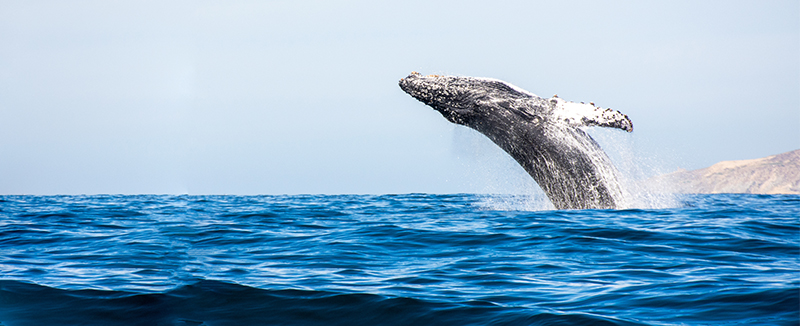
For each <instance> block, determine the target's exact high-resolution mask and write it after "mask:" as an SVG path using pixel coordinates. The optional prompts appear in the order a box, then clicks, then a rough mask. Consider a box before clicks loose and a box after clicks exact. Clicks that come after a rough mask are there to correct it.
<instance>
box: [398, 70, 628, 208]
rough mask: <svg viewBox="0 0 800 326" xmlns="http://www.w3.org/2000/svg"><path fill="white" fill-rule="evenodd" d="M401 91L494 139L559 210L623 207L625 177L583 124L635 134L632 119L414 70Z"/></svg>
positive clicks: (492, 82) (497, 83)
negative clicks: (622, 178)
mask: <svg viewBox="0 0 800 326" xmlns="http://www.w3.org/2000/svg"><path fill="white" fill-rule="evenodd" d="M399 86H400V88H401V89H402V90H403V91H404V92H406V93H407V94H408V95H411V96H412V97H413V98H415V99H417V100H419V101H420V102H422V103H424V104H426V105H428V106H430V107H432V108H433V109H434V110H436V111H438V112H439V113H441V114H442V116H444V118H445V119H447V120H448V121H450V122H452V123H455V124H458V125H463V126H466V127H469V128H472V129H474V130H477V131H478V132H480V133H481V134H483V135H485V136H486V137H488V138H489V139H490V140H491V141H492V142H494V143H495V144H497V146H499V147H500V148H502V149H503V150H504V151H505V152H506V153H508V154H509V155H510V156H511V157H513V158H514V160H515V161H517V163H519V165H521V166H522V168H523V169H525V171H526V172H528V174H529V175H530V176H531V177H532V178H533V179H534V180H535V181H536V183H537V184H539V187H541V188H542V190H543V191H544V193H545V194H546V195H547V198H548V199H550V201H551V202H552V203H553V206H555V208H556V209H618V208H622V207H624V206H625V198H624V194H623V191H622V187H621V186H620V182H619V176H618V174H619V172H618V171H617V169H616V168H615V167H614V165H613V164H612V162H611V160H610V159H609V157H608V155H606V153H605V152H604V151H603V150H602V149H601V148H600V145H599V144H598V143H597V142H596V141H595V140H594V139H592V137H591V136H589V134H588V133H586V131H585V130H584V129H585V127H607V128H616V129H620V130H623V131H626V132H632V131H633V123H632V122H631V119H630V118H628V116H627V115H625V114H622V113H621V112H619V111H616V110H613V109H610V108H601V107H598V106H596V105H595V104H594V103H589V104H585V103H582V102H581V103H577V102H570V101H565V100H563V99H561V98H559V97H558V95H553V96H552V97H550V98H543V97H539V96H537V95H534V94H533V93H530V92H528V91H526V90H523V89H521V88H519V87H517V86H514V85H512V84H510V83H507V82H504V81H501V80H498V79H493V78H480V77H466V76H442V75H422V74H420V73H417V72H412V73H411V74H409V75H408V76H407V77H405V78H401V79H400V81H399Z"/></svg>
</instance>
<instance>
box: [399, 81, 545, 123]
mask: <svg viewBox="0 0 800 326" xmlns="http://www.w3.org/2000/svg"><path fill="white" fill-rule="evenodd" d="M399 84H400V88H401V89H403V91H405V92H406V93H408V94H409V95H411V96H412V97H414V98H416V99H417V100H419V101H421V102H422V103H425V104H427V105H429V106H431V107H432V108H434V109H435V110H437V111H439V113H441V114H442V115H443V116H444V117H445V118H446V119H447V120H449V121H450V122H453V123H457V124H465V125H469V124H470V121H471V120H474V119H475V118H476V117H480V116H483V115H485V114H486V113H487V112H486V111H487V110H490V108H491V107H495V106H496V105H494V104H496V103H495V102H496V100H497V99H504V100H506V101H509V100H511V101H513V100H515V99H524V98H531V97H533V95H532V94H530V93H528V92H526V91H524V90H522V89H520V88H517V87H516V86H513V85H511V84H508V83H506V82H503V81H500V80H497V79H491V78H476V77H461V76H440V75H427V76H423V75H421V74H419V73H417V72H412V73H411V74H410V75H408V77H405V78H402V79H400V82H399Z"/></svg>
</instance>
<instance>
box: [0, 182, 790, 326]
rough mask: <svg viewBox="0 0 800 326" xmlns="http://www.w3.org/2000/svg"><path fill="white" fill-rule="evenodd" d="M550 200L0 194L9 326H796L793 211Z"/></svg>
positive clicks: (737, 200) (758, 203) (2, 304)
mask: <svg viewBox="0 0 800 326" xmlns="http://www.w3.org/2000/svg"><path fill="white" fill-rule="evenodd" d="M537 201H538V202H542V201H544V199H543V198H537V197H527V196H488V195H472V194H456V195H428V194H408V195H383V196H355V195H353V196H349V195H340V196H310V195H309V196H0V325H3V326H16V325H798V324H799V323H800V270H799V269H800V196H789V195H774V196H773V195H769V196H768V195H693V196H686V197H682V198H680V200H679V202H680V203H679V205H678V206H679V207H677V208H670V209H629V210H575V211H555V210H550V211H525V210H523V209H521V208H524V207H530V206H531V205H529V204H530V202H537ZM532 206H536V205H532Z"/></svg>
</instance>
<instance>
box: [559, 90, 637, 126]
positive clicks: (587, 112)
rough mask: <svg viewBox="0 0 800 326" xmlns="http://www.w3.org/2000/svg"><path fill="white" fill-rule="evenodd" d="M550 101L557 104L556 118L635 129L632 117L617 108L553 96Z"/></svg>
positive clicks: (578, 122)
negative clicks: (569, 100)
mask: <svg viewBox="0 0 800 326" xmlns="http://www.w3.org/2000/svg"><path fill="white" fill-rule="evenodd" d="M550 102H551V103H553V104H554V105H555V108H554V110H553V114H554V115H555V116H556V118H557V119H559V120H562V121H565V122H567V123H569V124H572V125H578V126H587V127H589V126H598V127H609V128H619V129H622V130H625V131H627V132H632V131H633V122H631V119H630V118H628V116H627V115H625V114H622V112H619V111H617V110H612V109H604V108H601V107H597V106H594V103H591V104H584V103H575V102H567V101H564V100H562V99H560V98H557V97H553V98H551V99H550Z"/></svg>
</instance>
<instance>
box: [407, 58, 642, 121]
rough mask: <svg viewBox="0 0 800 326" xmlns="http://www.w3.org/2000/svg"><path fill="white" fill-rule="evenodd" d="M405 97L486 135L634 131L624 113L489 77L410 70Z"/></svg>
mask: <svg viewBox="0 0 800 326" xmlns="http://www.w3.org/2000/svg"><path fill="white" fill-rule="evenodd" d="M399 84H400V88H402V89H403V91H405V92H406V93H408V94H409V95H411V96H412V97H414V98H416V99H417V100H419V101H421V102H422V103H425V104H427V105H429V106H431V107H432V108H434V109H435V110H436V111H439V113H441V114H442V115H443V116H444V117H445V118H446V119H447V120H449V121H450V122H453V123H457V124H461V125H466V126H469V127H471V128H474V129H476V130H478V131H480V132H484V133H486V131H487V129H486V128H493V129H495V130H504V129H508V128H512V127H513V128H520V126H526V125H527V126H532V127H533V128H541V127H542V126H557V125H561V126H572V127H581V126H600V127H610V128H618V129H622V130H625V131H628V132H631V131H633V123H632V122H631V120H630V119H629V118H628V116H627V115H625V114H622V113H621V112H619V111H616V110H612V109H609V108H606V109H604V108H601V107H597V106H595V105H594V103H589V104H584V103H583V102H581V103H575V102H567V101H564V100H562V99H560V98H558V97H557V96H553V97H552V98H549V99H544V98H541V97H539V96H536V95H534V94H532V93H529V92H527V91H525V90H523V89H521V88H519V87H516V86H514V85H511V84H509V83H506V82H504V81H502V80H497V79H492V78H478V77H462V76H439V75H427V76H423V75H420V74H419V73H417V72H412V73H411V74H410V75H408V76H407V77H405V78H402V79H400V82H399Z"/></svg>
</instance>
